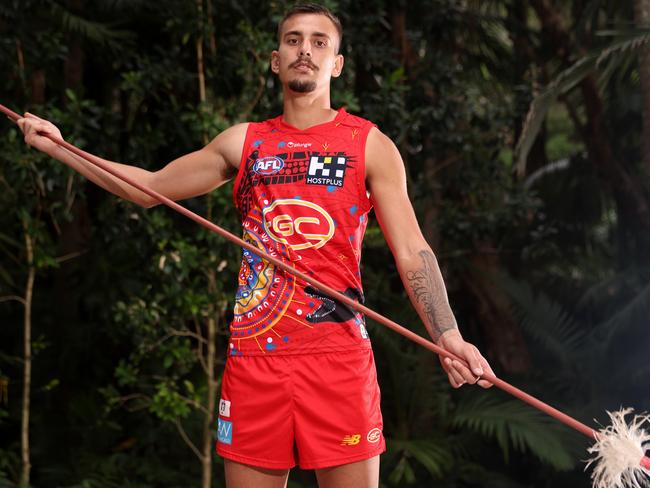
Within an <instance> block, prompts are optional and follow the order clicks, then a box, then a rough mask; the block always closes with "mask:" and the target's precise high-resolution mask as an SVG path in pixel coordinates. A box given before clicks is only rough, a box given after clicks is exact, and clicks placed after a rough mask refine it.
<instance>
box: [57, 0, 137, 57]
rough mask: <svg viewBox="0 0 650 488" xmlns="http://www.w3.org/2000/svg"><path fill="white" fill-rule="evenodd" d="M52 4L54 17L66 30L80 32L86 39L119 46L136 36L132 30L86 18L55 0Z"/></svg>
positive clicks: (105, 44)
mask: <svg viewBox="0 0 650 488" xmlns="http://www.w3.org/2000/svg"><path fill="white" fill-rule="evenodd" d="M50 5H51V11H52V17H53V18H55V19H57V20H58V21H59V23H60V24H61V26H62V27H63V29H64V30H65V31H67V32H72V33H75V34H79V35H80V36H81V37H83V38H84V39H88V40H90V41H92V42H96V43H97V44H100V45H102V46H108V47H112V48H115V47H119V46H120V42H124V41H128V40H130V39H132V38H133V37H134V34H133V33H131V32H128V31H124V30H117V29H114V28H112V27H111V26H109V25H108V24H104V23H101V22H95V21H92V20H88V19H84V18H83V17H81V16H79V15H76V14H74V13H72V12H70V11H69V10H67V9H65V8H64V7H62V6H61V5H59V4H58V3H56V2H54V1H53V2H51V3H50Z"/></svg>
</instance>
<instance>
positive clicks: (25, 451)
mask: <svg viewBox="0 0 650 488" xmlns="http://www.w3.org/2000/svg"><path fill="white" fill-rule="evenodd" d="M23 232H24V234H25V250H26V253H27V268H28V270H29V271H28V274H27V284H26V285H25V303H24V306H25V313H24V316H23V332H24V338H23V354H24V369H23V407H22V419H21V426H20V461H21V468H22V469H21V473H20V485H21V486H24V487H26V486H29V478H30V472H31V469H32V465H31V461H30V452H29V414H30V396H31V392H30V390H31V385H32V297H33V293H34V280H35V278H36V268H35V266H34V245H33V240H32V236H31V235H30V234H29V226H28V223H27V222H26V221H23Z"/></svg>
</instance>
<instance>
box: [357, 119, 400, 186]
mask: <svg viewBox="0 0 650 488" xmlns="http://www.w3.org/2000/svg"><path fill="white" fill-rule="evenodd" d="M403 174H404V162H403V161H402V156H401V155H400V153H399V150H398V149H397V146H396V145H395V143H394V142H393V141H392V139H391V138H390V137H388V136H387V135H386V134H384V133H383V132H382V131H380V130H379V129H377V128H376V127H373V128H372V129H371V130H370V132H369V133H368V139H367V141H366V179H367V181H368V183H369V185H370V186H371V187H372V184H373V181H376V180H377V179H378V178H382V179H384V178H388V179H395V178H401V175H403Z"/></svg>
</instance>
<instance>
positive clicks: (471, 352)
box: [465, 345, 483, 376]
mask: <svg viewBox="0 0 650 488" xmlns="http://www.w3.org/2000/svg"><path fill="white" fill-rule="evenodd" d="M465 359H466V360H467V364H469V367H470V369H471V370H472V372H473V373H474V374H475V375H476V376H481V375H482V374H483V367H482V364H481V359H482V356H481V354H480V353H479V352H478V349H476V347H474V346H471V345H470V346H469V347H468V348H467V352H466V353H465Z"/></svg>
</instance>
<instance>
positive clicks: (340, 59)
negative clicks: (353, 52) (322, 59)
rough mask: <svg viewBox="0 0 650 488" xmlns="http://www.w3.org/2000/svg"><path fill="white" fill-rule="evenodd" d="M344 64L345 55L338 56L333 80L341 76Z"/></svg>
mask: <svg viewBox="0 0 650 488" xmlns="http://www.w3.org/2000/svg"><path fill="white" fill-rule="evenodd" d="M344 62H345V59H344V58H343V55H342V54H337V55H336V59H335V60H334V69H333V70H332V78H338V77H339V76H341V72H342V71H343V64H344Z"/></svg>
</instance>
